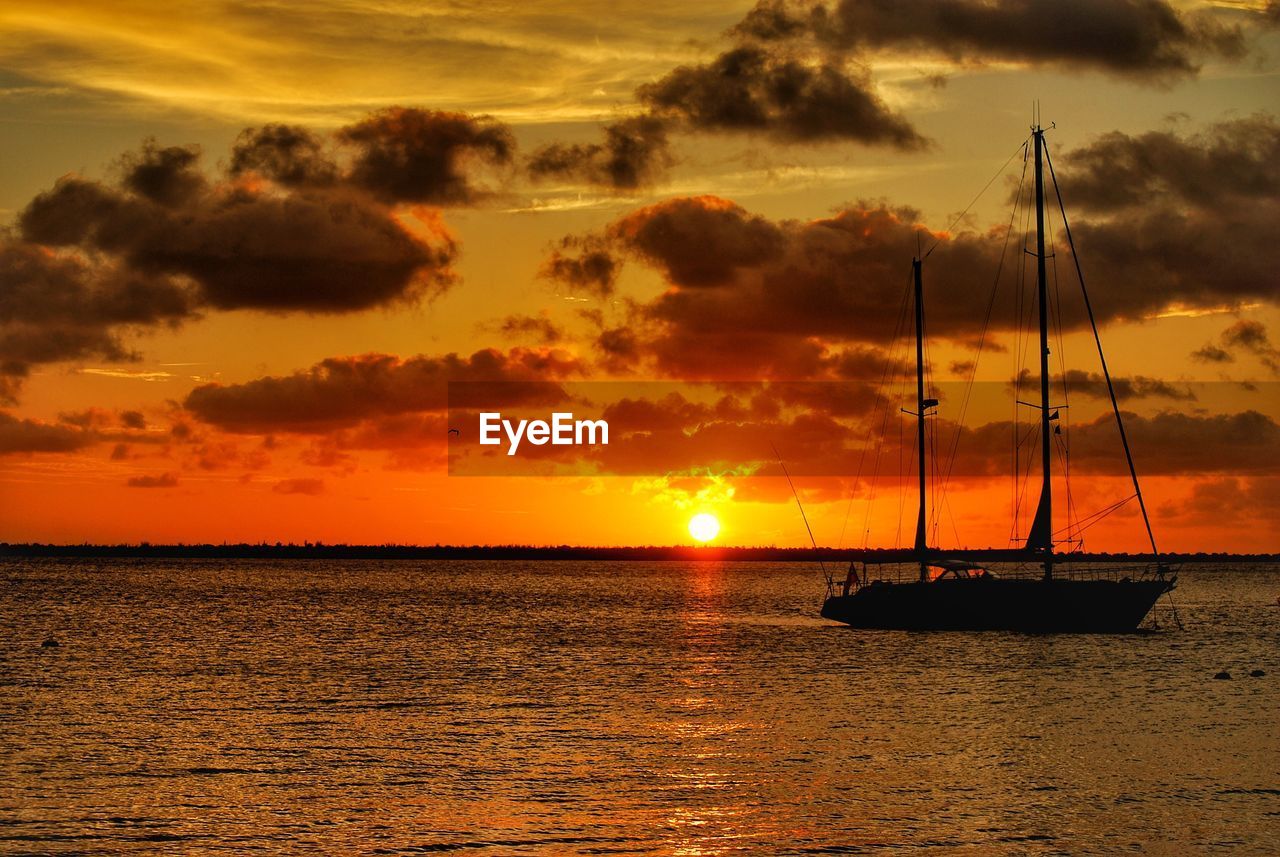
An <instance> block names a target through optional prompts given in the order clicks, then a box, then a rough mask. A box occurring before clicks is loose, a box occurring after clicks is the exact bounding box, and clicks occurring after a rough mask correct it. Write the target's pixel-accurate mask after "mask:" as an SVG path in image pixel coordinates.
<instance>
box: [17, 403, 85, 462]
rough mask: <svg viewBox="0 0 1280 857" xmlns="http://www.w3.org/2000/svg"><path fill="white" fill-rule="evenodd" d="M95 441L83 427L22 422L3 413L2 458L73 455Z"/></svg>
mask: <svg viewBox="0 0 1280 857" xmlns="http://www.w3.org/2000/svg"><path fill="white" fill-rule="evenodd" d="M95 440H96V438H95V436H94V435H93V433H92V432H90V431H87V430H85V429H84V428H81V427H72V426H69V425H59V424H56V423H45V422H40V421H39V420H30V419H20V418H19V417H15V416H14V415H13V414H10V413H6V412H4V411H0V455H13V454H16V453H33V452H74V451H75V450H78V449H82V448H84V447H86V446H88V445H90V444H91V443H93V442H94V441H95Z"/></svg>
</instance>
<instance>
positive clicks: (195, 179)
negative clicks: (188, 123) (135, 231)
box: [122, 139, 206, 207]
mask: <svg viewBox="0 0 1280 857" xmlns="http://www.w3.org/2000/svg"><path fill="white" fill-rule="evenodd" d="M199 160H200V148H199V147H198V146H167V147H164V148H161V147H160V145H159V144H158V143H156V141H155V140H154V139H148V140H146V141H144V142H143V144H142V151H141V152H138V153H136V154H131V155H126V156H125V158H124V159H123V162H122V163H123V164H124V169H125V174H124V179H123V181H122V184H123V185H124V186H125V187H126V188H128V189H129V190H131V191H133V192H134V193H136V194H137V195H138V196H141V197H145V198H147V199H149V200H151V201H152V202H157V203H159V204H160V205H164V206H169V207H176V206H180V205H182V204H184V203H186V202H188V201H189V200H191V199H192V198H194V197H195V196H197V195H199V194H200V193H201V192H202V191H203V190H204V188H205V184H206V181H205V177H204V175H203V174H202V173H201V172H200V170H199V166H198V164H199Z"/></svg>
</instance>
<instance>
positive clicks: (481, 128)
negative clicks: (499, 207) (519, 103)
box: [337, 107, 515, 205]
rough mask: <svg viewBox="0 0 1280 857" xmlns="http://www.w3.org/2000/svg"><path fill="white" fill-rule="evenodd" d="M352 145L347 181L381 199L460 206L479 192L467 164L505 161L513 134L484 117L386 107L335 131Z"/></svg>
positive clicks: (342, 139) (479, 194)
mask: <svg viewBox="0 0 1280 857" xmlns="http://www.w3.org/2000/svg"><path fill="white" fill-rule="evenodd" d="M337 137H338V139H339V140H341V141H342V142H344V143H347V144H348V145H350V146H352V147H353V148H354V149H355V155H354V158H353V160H352V163H351V167H350V171H349V173H348V175H347V181H348V182H351V183H353V184H356V185H358V186H360V187H363V188H365V189H366V190H368V191H370V192H372V193H373V194H374V195H375V196H377V197H379V198H380V199H382V200H384V201H386V202H393V203H394V202H422V203H430V204H433V205H462V204H469V203H472V202H475V201H476V199H477V198H478V197H479V196H481V195H482V192H481V191H479V190H478V189H477V188H476V187H475V186H474V185H473V184H472V183H471V181H470V179H469V177H468V174H467V168H468V167H470V166H473V165H474V164H475V163H476V162H480V163H491V164H506V163H508V162H510V160H511V158H512V153H513V151H514V150H515V138H514V137H513V136H512V134H511V131H510V130H509V129H508V128H507V127H506V126H505V125H503V124H501V123H499V122H496V121H494V120H492V119H489V118H485V117H474V116H469V115H467V114H465V113H450V112H445V111H438V110H421V109H417V108H410V107H391V108H388V109H386V110H382V111H379V112H377V113H374V114H372V115H371V116H369V117H368V118H366V119H364V120H362V121H360V122H357V123H355V124H353V125H348V126H347V127H345V128H342V129H341V130H339V131H338V133H337Z"/></svg>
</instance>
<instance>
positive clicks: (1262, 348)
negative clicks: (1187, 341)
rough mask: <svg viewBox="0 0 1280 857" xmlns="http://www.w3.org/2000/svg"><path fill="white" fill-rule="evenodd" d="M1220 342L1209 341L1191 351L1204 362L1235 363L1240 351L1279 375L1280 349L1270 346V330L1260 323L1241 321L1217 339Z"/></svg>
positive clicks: (1193, 356)
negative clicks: (1250, 355) (1268, 331)
mask: <svg viewBox="0 0 1280 857" xmlns="http://www.w3.org/2000/svg"><path fill="white" fill-rule="evenodd" d="M1218 343H1219V344H1216V345H1215V344H1214V343H1212V342H1206V343H1205V344H1204V345H1203V346H1201V347H1200V348H1197V349H1196V350H1195V351H1193V352H1191V358H1192V359H1193V360H1198V361H1200V362H1201V363H1219V364H1221V363H1234V362H1235V359H1236V357H1235V355H1236V354H1237V353H1239V352H1241V351H1243V352H1246V353H1248V354H1252V355H1253V356H1254V357H1256V358H1257V359H1258V362H1260V363H1261V364H1262V365H1263V366H1265V367H1266V368H1267V370H1268V371H1270V372H1272V373H1275V374H1280V349H1277V348H1276V347H1275V346H1274V345H1272V344H1271V337H1270V335H1269V334H1268V333H1267V328H1266V327H1265V326H1264V325H1263V324H1262V323H1261V322H1259V321H1254V320H1253V319H1241V320H1240V321H1237V322H1236V323H1235V324H1232V325H1231V326H1230V327H1228V328H1227V329H1226V330H1224V331H1222V333H1221V334H1220V335H1219V337H1218Z"/></svg>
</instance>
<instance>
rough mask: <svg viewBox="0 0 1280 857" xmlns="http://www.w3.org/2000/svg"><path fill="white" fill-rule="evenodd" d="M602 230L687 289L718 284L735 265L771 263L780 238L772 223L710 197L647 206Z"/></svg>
mask: <svg viewBox="0 0 1280 857" xmlns="http://www.w3.org/2000/svg"><path fill="white" fill-rule="evenodd" d="M608 235H609V238H610V239H611V240H612V241H614V242H615V243H617V244H621V245H622V246H624V247H626V249H627V250H629V251H630V252H632V253H634V254H635V255H637V256H639V257H640V258H641V259H644V260H645V261H647V262H649V263H650V264H652V265H654V266H655V267H657V268H659V269H660V270H662V271H663V273H664V274H665V275H666V276H667V278H668V279H669V280H670V281H671V282H675V283H679V284H680V285H681V286H682V287H689V288H696V287H699V286H716V285H723V284H725V283H727V282H729V281H730V280H731V279H732V277H733V275H734V273H735V272H736V271H738V270H740V269H743V268H750V267H755V266H760V265H764V264H767V263H769V262H773V261H775V260H777V258H778V257H779V255H780V254H781V252H782V249H783V245H784V243H785V239H784V236H783V233H782V230H781V229H780V228H779V227H778V226H776V225H775V224H773V223H770V222H769V221H768V220H766V219H765V218H763V217H760V216H758V215H751V214H749V213H748V212H747V211H746V210H744V209H743V208H742V207H741V206H738V205H736V204H734V203H732V202H729V201H728V200H724V199H720V198H719V197H714V196H700V197H692V198H682V199H681V198H678V199H672V200H668V201H667V202H663V203H659V204H657V205H651V206H647V207H645V208H642V209H639V210H638V211H635V212H633V213H632V214H629V215H627V216H626V217H623V218H622V219H620V220H618V221H617V222H616V223H614V225H613V226H611V227H610V229H609V233H608Z"/></svg>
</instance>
